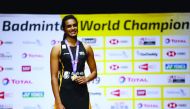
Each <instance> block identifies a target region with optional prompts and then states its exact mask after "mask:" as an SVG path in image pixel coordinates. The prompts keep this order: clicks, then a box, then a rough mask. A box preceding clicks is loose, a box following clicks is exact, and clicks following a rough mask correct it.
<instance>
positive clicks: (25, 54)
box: [22, 53, 43, 59]
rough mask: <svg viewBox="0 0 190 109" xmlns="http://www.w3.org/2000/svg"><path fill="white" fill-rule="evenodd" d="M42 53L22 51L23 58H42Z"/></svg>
mask: <svg viewBox="0 0 190 109" xmlns="http://www.w3.org/2000/svg"><path fill="white" fill-rule="evenodd" d="M42 57H43V55H41V54H32V53H22V58H24V59H25V58H42Z"/></svg>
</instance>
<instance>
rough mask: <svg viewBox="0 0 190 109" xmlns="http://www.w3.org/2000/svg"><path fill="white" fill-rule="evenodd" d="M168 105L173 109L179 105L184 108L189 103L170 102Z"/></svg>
mask: <svg viewBox="0 0 190 109" xmlns="http://www.w3.org/2000/svg"><path fill="white" fill-rule="evenodd" d="M168 107H169V108H171V109H174V108H177V107H179V108H180V107H181V108H184V107H187V104H177V103H174V102H171V103H168ZM181 108H180V109H181Z"/></svg>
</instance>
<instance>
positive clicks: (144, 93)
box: [137, 90, 146, 96]
mask: <svg viewBox="0 0 190 109" xmlns="http://www.w3.org/2000/svg"><path fill="white" fill-rule="evenodd" d="M137 96H146V90H137Z"/></svg>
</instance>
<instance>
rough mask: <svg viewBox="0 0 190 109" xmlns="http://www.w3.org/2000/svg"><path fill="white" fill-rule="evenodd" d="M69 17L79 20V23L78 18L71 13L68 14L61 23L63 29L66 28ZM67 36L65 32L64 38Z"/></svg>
mask: <svg viewBox="0 0 190 109" xmlns="http://www.w3.org/2000/svg"><path fill="white" fill-rule="evenodd" d="M69 19H74V20H75V21H76V22H77V25H78V21H77V18H76V17H75V16H74V15H72V14H70V15H66V16H65V17H64V18H63V19H62V23H61V29H62V30H64V29H65V22H66V21H67V20H69ZM65 38H66V34H65V33H64V36H63V40H65Z"/></svg>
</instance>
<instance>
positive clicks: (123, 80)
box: [119, 76, 126, 84]
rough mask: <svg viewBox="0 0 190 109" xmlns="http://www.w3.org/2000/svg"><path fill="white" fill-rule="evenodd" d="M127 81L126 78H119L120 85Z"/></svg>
mask: <svg viewBox="0 0 190 109" xmlns="http://www.w3.org/2000/svg"><path fill="white" fill-rule="evenodd" d="M125 81H126V78H125V77H124V76H121V77H120V78H119V83H121V84H122V83H124V82H125Z"/></svg>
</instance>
